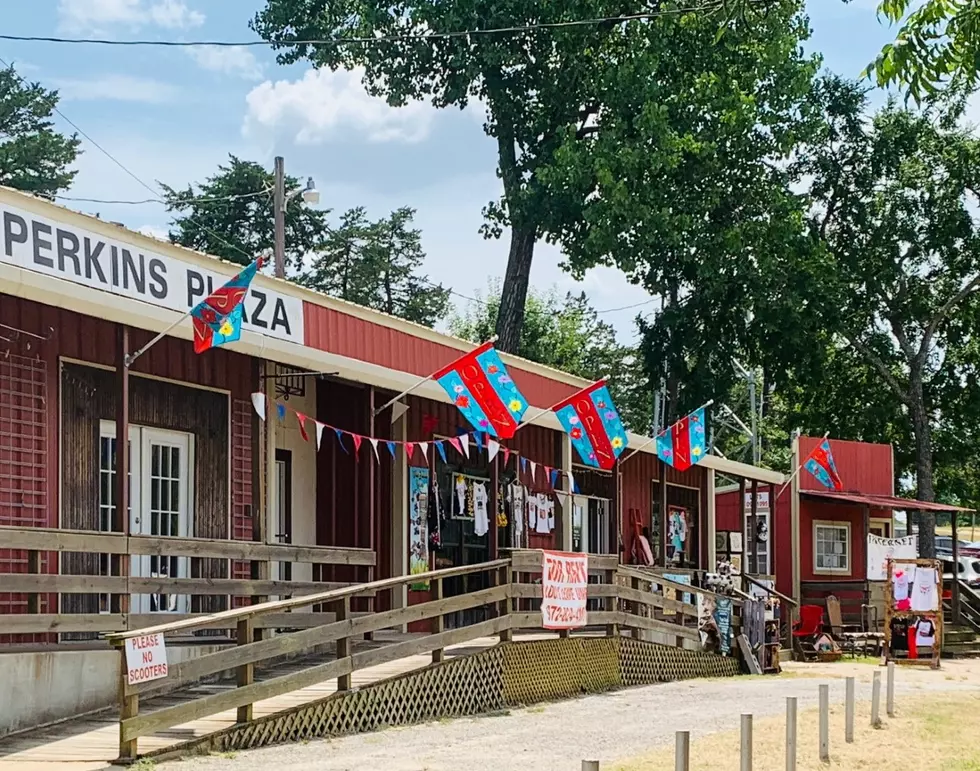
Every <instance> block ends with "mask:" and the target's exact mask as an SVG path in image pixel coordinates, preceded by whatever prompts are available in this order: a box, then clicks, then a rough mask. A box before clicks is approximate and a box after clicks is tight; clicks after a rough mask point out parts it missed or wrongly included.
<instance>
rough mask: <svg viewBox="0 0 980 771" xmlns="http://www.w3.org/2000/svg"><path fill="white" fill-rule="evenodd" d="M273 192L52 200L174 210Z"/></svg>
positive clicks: (66, 196)
mask: <svg viewBox="0 0 980 771" xmlns="http://www.w3.org/2000/svg"><path fill="white" fill-rule="evenodd" d="M270 192H272V188H267V189H265V190H257V191H255V192H254V193H236V194H234V195H221V196H216V197H207V196H200V197H191V198H186V199H181V200H179V201H167V200H165V199H163V198H143V199H141V200H136V201H123V200H116V199H111V198H79V197H76V196H71V195H53V196H51V197H52V198H56V199H57V200H59V201H74V202H76V203H101V204H106V205H120V206H144V205H146V204H151V203H153V204H164V205H166V206H173V207H174V208H186V207H188V206H190V205H191V204H195V203H219V202H222V201H238V200H241V199H244V198H255V197H256V196H260V195H265V194H267V193H270Z"/></svg>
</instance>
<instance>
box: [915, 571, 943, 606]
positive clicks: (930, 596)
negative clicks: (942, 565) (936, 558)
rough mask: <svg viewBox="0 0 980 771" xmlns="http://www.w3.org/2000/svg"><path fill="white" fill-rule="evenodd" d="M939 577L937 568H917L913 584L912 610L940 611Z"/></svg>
mask: <svg viewBox="0 0 980 771" xmlns="http://www.w3.org/2000/svg"><path fill="white" fill-rule="evenodd" d="M938 584H939V575H938V571H937V570H936V569H935V568H916V569H915V578H914V579H913V584H912V610H918V611H930V610H933V611H934V610H939V591H938Z"/></svg>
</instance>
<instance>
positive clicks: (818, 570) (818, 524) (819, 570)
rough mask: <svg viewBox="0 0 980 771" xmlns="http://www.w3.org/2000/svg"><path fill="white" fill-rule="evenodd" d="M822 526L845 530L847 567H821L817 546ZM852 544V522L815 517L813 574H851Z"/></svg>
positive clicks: (845, 559) (845, 560)
mask: <svg viewBox="0 0 980 771" xmlns="http://www.w3.org/2000/svg"><path fill="white" fill-rule="evenodd" d="M820 528H827V529H830V528H833V529H835V530H843V531H844V532H845V533H846V538H845V540H844V547H845V548H844V554H843V556H844V562H845V564H846V567H843V568H826V567H821V566H820V565H819V564H818V561H817V547H818V544H819V543H820V539H819V538H818V537H817V534H818V531H819V530H820ZM852 551H853V548H852V544H851V523H850V522H841V521H838V520H828V519H815V520H813V574H814V575H823V576H841V575H846V576H849V575H850V574H851V562H852V559H853V555H852Z"/></svg>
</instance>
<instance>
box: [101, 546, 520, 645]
mask: <svg viewBox="0 0 980 771" xmlns="http://www.w3.org/2000/svg"><path fill="white" fill-rule="evenodd" d="M507 565H510V560H507V559H502V560H494V561H493V562H482V563H480V564H478V565H464V566H462V567H455V568H444V569H442V570H430V571H428V572H426V573H416V574H415V575H408V576H396V577H394V578H382V579H380V580H378V581H370V582H368V583H365V584H355V585H353V586H348V587H344V588H343V589H332V590H330V591H327V592H320V593H318V594H307V595H305V596H303V597H293V598H291V599H288V600H271V601H269V602H262V603H259V604H257V605H247V606H245V607H243V608H233V609H231V610H223V611H220V612H218V613H211V614H208V615H202V616H201V617H200V618H186V619H183V620H181V621H174V622H171V623H169V624H158V625H157V626H151V627H147V628H145V629H136V630H129V631H127V632H111V633H109V634H107V635H105V638H106V639H107V640H108V641H109V642H111V643H112V644H113V645H119V644H121V643H122V642H123V641H125V640H128V639H130V638H132V637H140V636H142V635H148V634H170V633H172V632H179V631H184V630H187V629H195V628H197V627H199V626H207V625H213V624H215V623H216V622H219V621H220V622H226V621H227V622H231V621H236V622H237V621H240V620H241V619H243V618H248V617H251V616H260V615H263V614H265V613H274V612H277V611H284V610H291V609H293V608H302V607H305V606H307V605H321V604H326V603H330V602H337V601H338V600H343V599H344V598H345V597H358V596H362V595H373V594H376V593H377V592H379V591H382V590H384V589H392V588H394V587H396V586H402V585H403V584H414V583H418V582H421V581H433V580H436V579H440V578H451V577H452V576H462V575H468V574H470V573H483V572H486V571H488V570H495V569H497V568H502V567H505V566H507Z"/></svg>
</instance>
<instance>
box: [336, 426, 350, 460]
mask: <svg viewBox="0 0 980 771" xmlns="http://www.w3.org/2000/svg"><path fill="white" fill-rule="evenodd" d="M333 432H334V433H335V434H336V435H337V441H338V442H340V449H342V450H343V451H344V452H346V453H347V454H348V455H350V450H348V449H347V447H346V445H344V432H343V431H341V430H340V429H339V428H335V429H334V430H333Z"/></svg>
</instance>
